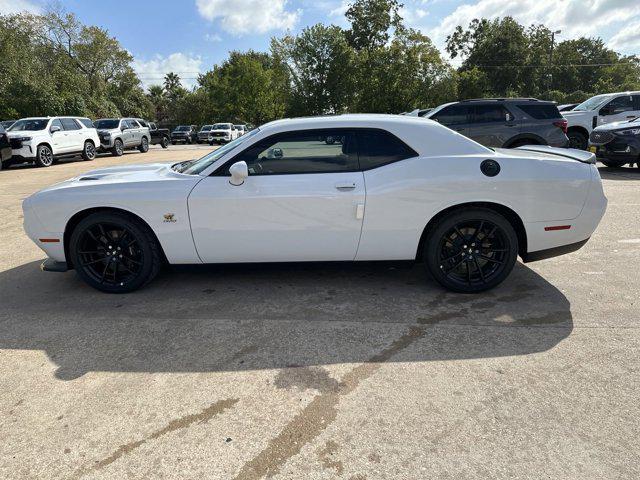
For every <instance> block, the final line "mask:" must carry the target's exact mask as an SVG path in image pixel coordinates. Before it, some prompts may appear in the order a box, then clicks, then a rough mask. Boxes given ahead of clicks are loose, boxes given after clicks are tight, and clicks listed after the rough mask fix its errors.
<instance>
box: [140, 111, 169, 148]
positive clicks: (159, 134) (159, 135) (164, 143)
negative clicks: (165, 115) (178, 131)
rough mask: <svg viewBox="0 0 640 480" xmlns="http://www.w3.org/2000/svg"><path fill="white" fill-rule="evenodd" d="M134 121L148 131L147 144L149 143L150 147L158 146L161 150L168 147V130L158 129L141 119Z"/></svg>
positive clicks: (152, 123) (155, 125)
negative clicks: (149, 138) (148, 139)
mask: <svg viewBox="0 0 640 480" xmlns="http://www.w3.org/2000/svg"><path fill="white" fill-rule="evenodd" d="M136 120H137V121H138V123H139V124H140V125H142V126H143V127H147V128H148V129H149V133H150V134H151V142H149V143H151V145H160V146H161V147H162V148H167V147H168V146H169V142H170V139H171V134H170V133H169V129H168V128H159V127H158V125H157V124H156V123H154V122H148V121H147V120H143V119H142V118H136Z"/></svg>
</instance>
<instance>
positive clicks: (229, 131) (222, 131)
mask: <svg viewBox="0 0 640 480" xmlns="http://www.w3.org/2000/svg"><path fill="white" fill-rule="evenodd" d="M209 133H231V130H210V131H209Z"/></svg>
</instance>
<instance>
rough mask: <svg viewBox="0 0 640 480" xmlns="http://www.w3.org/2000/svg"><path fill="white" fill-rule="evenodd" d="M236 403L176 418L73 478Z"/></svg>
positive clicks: (234, 400) (231, 401)
mask: <svg viewBox="0 0 640 480" xmlns="http://www.w3.org/2000/svg"><path fill="white" fill-rule="evenodd" d="M236 403H238V399H237V398H230V399H226V400H219V401H217V402H215V403H212V404H211V405H209V406H208V407H207V408H205V409H204V410H202V411H201V412H199V413H194V414H191V415H185V416H184V417H180V418H177V419H175V420H171V421H170V422H169V423H168V424H167V425H166V426H165V427H163V428H161V429H159V430H156V431H155V432H153V433H151V434H150V435H149V436H148V437H146V438H143V439H142V440H136V441H134V442H129V443H127V444H124V445H120V446H119V447H118V448H117V449H116V450H115V451H114V452H113V453H112V454H111V455H109V456H108V457H106V458H104V459H102V460H97V461H96V463H95V464H94V465H92V466H91V467H85V468H83V469H81V470H79V471H77V472H76V474H75V475H74V477H73V478H80V477H82V476H84V475H86V474H87V473H90V472H92V471H96V470H100V469H102V468H104V467H106V466H108V465H110V464H112V463H113V462H115V461H116V460H118V459H119V458H121V457H123V456H124V455H127V454H129V453H131V452H132V451H134V450H135V449H137V448H139V447H140V446H142V445H144V444H145V443H147V442H148V441H149V440H155V439H157V438H160V437H162V436H164V435H167V434H169V433H171V432H175V431H176V430H181V429H183V428H187V427H189V426H191V425H193V424H194V423H199V424H203V423H207V422H208V421H209V420H211V419H212V418H213V417H215V416H217V415H220V414H221V413H223V412H224V411H225V410H228V409H230V408H231V407H233V406H234V405H235V404H236Z"/></svg>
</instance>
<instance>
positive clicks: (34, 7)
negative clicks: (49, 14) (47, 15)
mask: <svg viewBox="0 0 640 480" xmlns="http://www.w3.org/2000/svg"><path fill="white" fill-rule="evenodd" d="M41 11H42V8H41V7H40V5H39V4H38V3H36V2H33V1H31V0H0V15H10V14H12V13H20V12H29V13H40V12H41Z"/></svg>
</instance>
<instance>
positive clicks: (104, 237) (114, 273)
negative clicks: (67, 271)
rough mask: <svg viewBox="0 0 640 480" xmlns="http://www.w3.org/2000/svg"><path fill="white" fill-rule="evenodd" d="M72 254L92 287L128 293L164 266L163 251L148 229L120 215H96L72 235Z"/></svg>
mask: <svg viewBox="0 0 640 480" xmlns="http://www.w3.org/2000/svg"><path fill="white" fill-rule="evenodd" d="M69 251H70V255H71V258H72V262H73V266H74V268H75V269H76V272H77V273H78V275H79V276H80V277H81V278H82V279H83V280H84V281H85V282H86V283H88V284H89V285H90V286H92V287H94V288H96V289H98V290H101V291H103V292H109V293H125V292H130V291H133V290H136V289H138V288H140V287H142V286H143V285H145V284H147V283H148V282H150V281H151V280H152V279H153V278H154V277H155V276H156V274H157V273H158V271H159V268H160V265H161V256H160V249H159V247H158V245H157V242H156V240H155V238H154V237H153V235H152V234H151V233H150V231H149V229H148V227H147V226H146V225H144V224H142V223H141V222H139V221H138V220H136V219H135V218H133V217H129V216H128V215H124V214H120V213H110V212H105V213H100V212H99V213H95V214H92V215H90V216H88V217H87V218H85V219H84V220H82V221H81V222H80V223H79V224H78V226H77V227H76V228H75V230H74V231H73V233H72V235H71V242H70V249H69Z"/></svg>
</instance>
